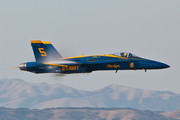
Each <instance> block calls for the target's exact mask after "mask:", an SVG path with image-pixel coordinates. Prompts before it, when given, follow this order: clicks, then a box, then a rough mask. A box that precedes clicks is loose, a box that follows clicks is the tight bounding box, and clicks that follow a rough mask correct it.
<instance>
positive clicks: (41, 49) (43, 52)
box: [38, 48, 47, 56]
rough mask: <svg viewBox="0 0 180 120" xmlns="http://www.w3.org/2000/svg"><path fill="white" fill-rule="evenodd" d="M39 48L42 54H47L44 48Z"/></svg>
mask: <svg viewBox="0 0 180 120" xmlns="http://www.w3.org/2000/svg"><path fill="white" fill-rule="evenodd" d="M38 49H39V52H40V53H41V56H47V54H46V52H45V51H43V50H44V48H38Z"/></svg>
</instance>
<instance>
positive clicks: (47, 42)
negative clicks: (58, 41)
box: [42, 41, 51, 44]
mask: <svg viewBox="0 0 180 120" xmlns="http://www.w3.org/2000/svg"><path fill="white" fill-rule="evenodd" d="M42 43H43V44H51V42H49V41H42Z"/></svg>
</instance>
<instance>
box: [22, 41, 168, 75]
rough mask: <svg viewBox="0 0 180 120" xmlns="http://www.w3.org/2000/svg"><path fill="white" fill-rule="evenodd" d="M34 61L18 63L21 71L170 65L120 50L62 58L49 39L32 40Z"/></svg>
mask: <svg viewBox="0 0 180 120" xmlns="http://www.w3.org/2000/svg"><path fill="white" fill-rule="evenodd" d="M31 46H32V48H33V51H34V56H35V59H36V62H26V63H22V64H20V66H19V68H20V70H23V71H29V72H33V73H62V74H72V73H91V72H92V71H98V70H114V71H115V73H117V71H118V70H145V72H146V70H149V69H164V68H169V67H170V66H169V65H167V64H164V63H161V62H157V61H153V60H148V59H144V58H141V57H138V56H136V55H134V54H132V53H128V52H121V53H115V54H109V55H105V54H104V55H89V56H84V55H83V54H82V53H81V56H76V57H67V58H63V57H62V56H61V55H60V54H59V52H58V51H57V50H56V49H55V48H54V47H53V45H52V44H51V43H50V42H49V41H40V40H32V41H31Z"/></svg>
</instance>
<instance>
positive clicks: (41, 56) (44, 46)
mask: <svg viewBox="0 0 180 120" xmlns="http://www.w3.org/2000/svg"><path fill="white" fill-rule="evenodd" d="M31 46H32V48H33V52H34V56H35V59H36V61H37V62H50V61H57V60H59V58H62V56H61V55H60V54H59V53H58V52H57V50H56V49H55V48H54V47H53V45H52V44H51V43H50V42H49V41H43V42H42V41H41V40H31Z"/></svg>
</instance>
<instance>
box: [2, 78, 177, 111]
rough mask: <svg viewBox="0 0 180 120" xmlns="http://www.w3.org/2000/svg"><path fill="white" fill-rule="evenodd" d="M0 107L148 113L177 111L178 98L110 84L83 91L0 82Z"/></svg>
mask: <svg viewBox="0 0 180 120" xmlns="http://www.w3.org/2000/svg"><path fill="white" fill-rule="evenodd" d="M0 107H7V108H20V107H21V108H30V109H44V108H57V107H94V108H101V107H105V108H113V107H114V108H127V107H128V108H134V109H139V110H152V111H174V110H179V109H180V95H179V94H175V93H172V92H168V91H152V90H142V89H137V88H130V87H125V86H121V85H117V84H112V85H109V86H107V87H104V88H102V89H99V90H96V91H92V92H90V91H83V90H77V89H74V88H71V87H67V86H64V85H62V84H47V83H36V84H35V83H28V82H25V81H23V80H18V79H0Z"/></svg>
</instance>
